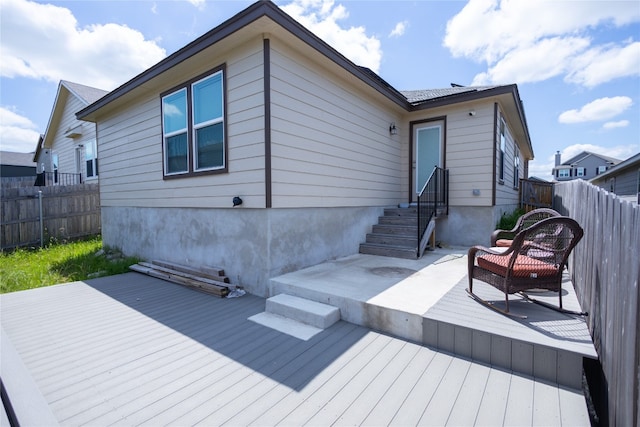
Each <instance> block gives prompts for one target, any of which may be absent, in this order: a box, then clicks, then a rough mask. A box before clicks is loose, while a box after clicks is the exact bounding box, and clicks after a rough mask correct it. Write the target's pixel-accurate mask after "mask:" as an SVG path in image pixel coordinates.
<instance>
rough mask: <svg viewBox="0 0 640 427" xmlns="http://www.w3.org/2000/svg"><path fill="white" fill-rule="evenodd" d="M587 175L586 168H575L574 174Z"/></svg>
mask: <svg viewBox="0 0 640 427" xmlns="http://www.w3.org/2000/svg"><path fill="white" fill-rule="evenodd" d="M585 175H587V168H576V176H585Z"/></svg>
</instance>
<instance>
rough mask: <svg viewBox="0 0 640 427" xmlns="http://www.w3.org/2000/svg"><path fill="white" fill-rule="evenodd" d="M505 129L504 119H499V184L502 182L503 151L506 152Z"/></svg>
mask: <svg viewBox="0 0 640 427" xmlns="http://www.w3.org/2000/svg"><path fill="white" fill-rule="evenodd" d="M505 127H506V124H505V122H504V118H502V117H501V118H500V153H499V156H500V158H499V160H498V161H499V162H500V163H499V165H498V167H499V171H498V173H499V175H498V179H499V180H500V182H504V156H505V151H506V150H507V137H506V135H505V132H506V130H505Z"/></svg>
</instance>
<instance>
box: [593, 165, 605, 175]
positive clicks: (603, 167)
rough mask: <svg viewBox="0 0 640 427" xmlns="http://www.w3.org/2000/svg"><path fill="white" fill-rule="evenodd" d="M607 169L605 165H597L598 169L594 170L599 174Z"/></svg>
mask: <svg viewBox="0 0 640 427" xmlns="http://www.w3.org/2000/svg"><path fill="white" fill-rule="evenodd" d="M606 171H607V167H606V166H598V169H597V170H596V174H597V175H600V174H601V173H604V172H606Z"/></svg>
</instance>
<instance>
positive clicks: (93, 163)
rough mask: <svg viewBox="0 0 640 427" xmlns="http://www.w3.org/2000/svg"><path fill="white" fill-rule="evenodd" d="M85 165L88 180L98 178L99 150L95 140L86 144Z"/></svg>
mask: <svg viewBox="0 0 640 427" xmlns="http://www.w3.org/2000/svg"><path fill="white" fill-rule="evenodd" d="M84 163H85V167H86V171H87V179H88V178H96V177H97V176H98V150H97V147H96V140H95V139H94V140H91V141H89V142H87V143H85V144H84Z"/></svg>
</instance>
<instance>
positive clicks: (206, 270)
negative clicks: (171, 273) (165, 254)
mask: <svg viewBox="0 0 640 427" xmlns="http://www.w3.org/2000/svg"><path fill="white" fill-rule="evenodd" d="M151 263H152V264H155V265H159V266H160V267H165V268H170V269H172V270H176V271H181V272H183V273H189V274H193V275H195V276H200V277H208V278H210V279H214V280H218V281H220V282H225V283H229V278H228V277H226V276H225V275H224V269H222V268H218V267H210V266H197V267H192V266H189V265H184V264H177V263H175V262H169V261H163V260H158V259H154V260H153V261H151Z"/></svg>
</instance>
